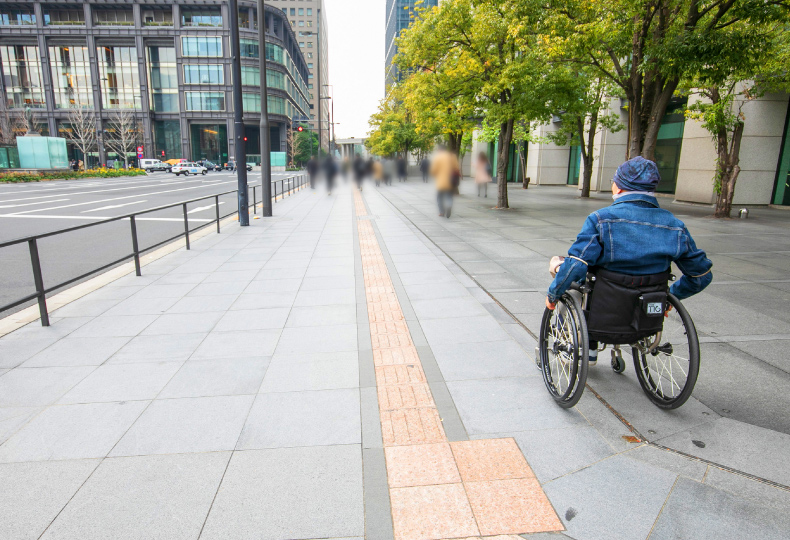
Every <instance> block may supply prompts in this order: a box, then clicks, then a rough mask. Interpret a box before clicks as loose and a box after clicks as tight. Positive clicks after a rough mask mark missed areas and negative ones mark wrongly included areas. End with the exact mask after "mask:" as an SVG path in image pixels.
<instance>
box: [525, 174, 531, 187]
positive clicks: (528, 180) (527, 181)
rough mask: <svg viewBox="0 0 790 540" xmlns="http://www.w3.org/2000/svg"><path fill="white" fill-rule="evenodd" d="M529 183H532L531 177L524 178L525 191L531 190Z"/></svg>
mask: <svg viewBox="0 0 790 540" xmlns="http://www.w3.org/2000/svg"><path fill="white" fill-rule="evenodd" d="M529 182H530V177H529V176H525V177H524V189H529Z"/></svg>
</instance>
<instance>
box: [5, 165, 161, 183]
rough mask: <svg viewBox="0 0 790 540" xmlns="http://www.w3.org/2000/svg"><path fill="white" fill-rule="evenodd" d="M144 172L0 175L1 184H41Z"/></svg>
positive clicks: (89, 171) (102, 168) (110, 170)
mask: <svg viewBox="0 0 790 540" xmlns="http://www.w3.org/2000/svg"><path fill="white" fill-rule="evenodd" d="M145 174H146V172H145V171H144V170H142V169H107V168H105V167H101V168H99V169H88V170H87V171H63V172H54V173H26V172H9V173H0V183H2V182H41V181H44V180H78V179H80V178H118V177H121V176H142V175H145Z"/></svg>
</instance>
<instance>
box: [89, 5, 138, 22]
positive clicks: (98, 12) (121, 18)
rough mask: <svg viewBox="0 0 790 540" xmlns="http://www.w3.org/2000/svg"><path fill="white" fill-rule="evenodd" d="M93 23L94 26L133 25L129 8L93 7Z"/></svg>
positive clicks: (132, 17)
mask: <svg viewBox="0 0 790 540" xmlns="http://www.w3.org/2000/svg"><path fill="white" fill-rule="evenodd" d="M93 24H95V25H96V26H134V14H133V12H132V10H131V9H107V8H102V7H98V6H94V7H93Z"/></svg>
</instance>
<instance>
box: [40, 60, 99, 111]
mask: <svg viewBox="0 0 790 540" xmlns="http://www.w3.org/2000/svg"><path fill="white" fill-rule="evenodd" d="M49 62H50V66H51V69H52V86H53V91H54V93H55V107H56V108H58V109H70V108H78V107H93V91H92V89H91V75H90V60H89V57H88V48H87V47H50V48H49Z"/></svg>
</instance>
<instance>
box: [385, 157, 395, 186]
mask: <svg viewBox="0 0 790 540" xmlns="http://www.w3.org/2000/svg"><path fill="white" fill-rule="evenodd" d="M393 176H395V162H394V161H392V160H391V159H387V160H385V161H384V184H385V185H387V186H391V185H392V177H393Z"/></svg>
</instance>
